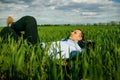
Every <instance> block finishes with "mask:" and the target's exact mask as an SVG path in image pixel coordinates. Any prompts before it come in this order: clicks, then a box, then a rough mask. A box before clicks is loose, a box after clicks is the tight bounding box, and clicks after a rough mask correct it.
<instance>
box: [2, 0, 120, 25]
mask: <svg viewBox="0 0 120 80" xmlns="http://www.w3.org/2000/svg"><path fill="white" fill-rule="evenodd" d="M26 15H30V16H33V17H35V18H36V20H37V24H38V25H40V24H87V23H99V22H110V21H120V0H0V26H6V19H7V17H8V16H12V17H13V18H14V21H17V20H18V19H20V18H21V17H23V16H26Z"/></svg>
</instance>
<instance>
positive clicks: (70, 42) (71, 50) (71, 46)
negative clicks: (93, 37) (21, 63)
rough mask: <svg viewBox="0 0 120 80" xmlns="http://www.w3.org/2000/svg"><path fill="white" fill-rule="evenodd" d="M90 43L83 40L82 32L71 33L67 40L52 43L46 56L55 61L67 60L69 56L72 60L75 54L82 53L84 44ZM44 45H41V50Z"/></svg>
mask: <svg viewBox="0 0 120 80" xmlns="http://www.w3.org/2000/svg"><path fill="white" fill-rule="evenodd" d="M86 42H91V41H85V40H84V34H83V31H82V30H80V29H77V30H74V31H73V32H71V34H70V36H69V37H68V38H67V39H63V40H61V41H57V42H52V43H51V45H50V48H49V50H48V55H49V56H50V57H53V58H56V59H60V58H62V59H68V58H69V57H70V56H71V57H72V58H74V57H75V56H76V55H77V53H80V54H81V53H82V51H83V46H84V43H86ZM44 47H45V44H44V43H42V48H44Z"/></svg>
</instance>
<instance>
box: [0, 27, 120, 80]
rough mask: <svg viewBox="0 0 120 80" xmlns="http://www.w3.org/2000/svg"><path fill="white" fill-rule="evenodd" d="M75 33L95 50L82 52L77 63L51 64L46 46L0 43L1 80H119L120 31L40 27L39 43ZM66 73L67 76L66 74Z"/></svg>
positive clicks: (100, 28) (24, 43) (99, 28)
mask: <svg viewBox="0 0 120 80" xmlns="http://www.w3.org/2000/svg"><path fill="white" fill-rule="evenodd" d="M75 29H81V30H83V32H84V34H85V38H86V39H90V40H92V41H94V42H95V44H96V45H95V49H94V50H92V49H90V51H89V53H86V52H85V51H84V52H83V54H82V55H79V56H77V58H76V60H75V61H73V60H69V65H68V66H69V70H68V66H65V65H64V63H65V62H66V61H65V60H62V59H60V60H51V59H49V58H48V56H47V50H48V48H49V47H48V46H47V47H46V48H45V49H44V50H42V49H41V48H40V45H39V44H38V45H36V47H33V46H32V45H28V44H27V43H26V41H22V40H19V42H18V43H15V42H14V40H13V39H8V41H9V42H8V43H1V38H0V79H1V80H67V79H68V80H80V79H79V78H80V77H82V79H83V80H85V79H88V80H119V79H120V27H112V26H110V27H105V26H90V27H87V26H44V27H42V26H40V27H38V32H39V37H40V41H41V42H51V41H57V40H61V39H62V38H66V37H68V35H69V33H70V32H71V31H73V30H75ZM67 71H69V72H67Z"/></svg>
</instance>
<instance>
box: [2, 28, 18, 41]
mask: <svg viewBox="0 0 120 80" xmlns="http://www.w3.org/2000/svg"><path fill="white" fill-rule="evenodd" d="M0 37H1V39H2V42H8V39H9V38H10V39H11V38H13V39H14V40H15V41H18V37H19V36H18V35H17V34H16V32H15V31H14V30H13V29H12V28H11V27H4V28H3V29H2V30H1V32H0Z"/></svg>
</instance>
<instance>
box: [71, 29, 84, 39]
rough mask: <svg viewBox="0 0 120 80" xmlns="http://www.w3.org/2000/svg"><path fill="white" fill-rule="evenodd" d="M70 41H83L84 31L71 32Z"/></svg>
mask: <svg viewBox="0 0 120 80" xmlns="http://www.w3.org/2000/svg"><path fill="white" fill-rule="evenodd" d="M69 39H71V40H73V41H79V40H82V31H80V30H74V31H73V32H71V34H70V36H69Z"/></svg>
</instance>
